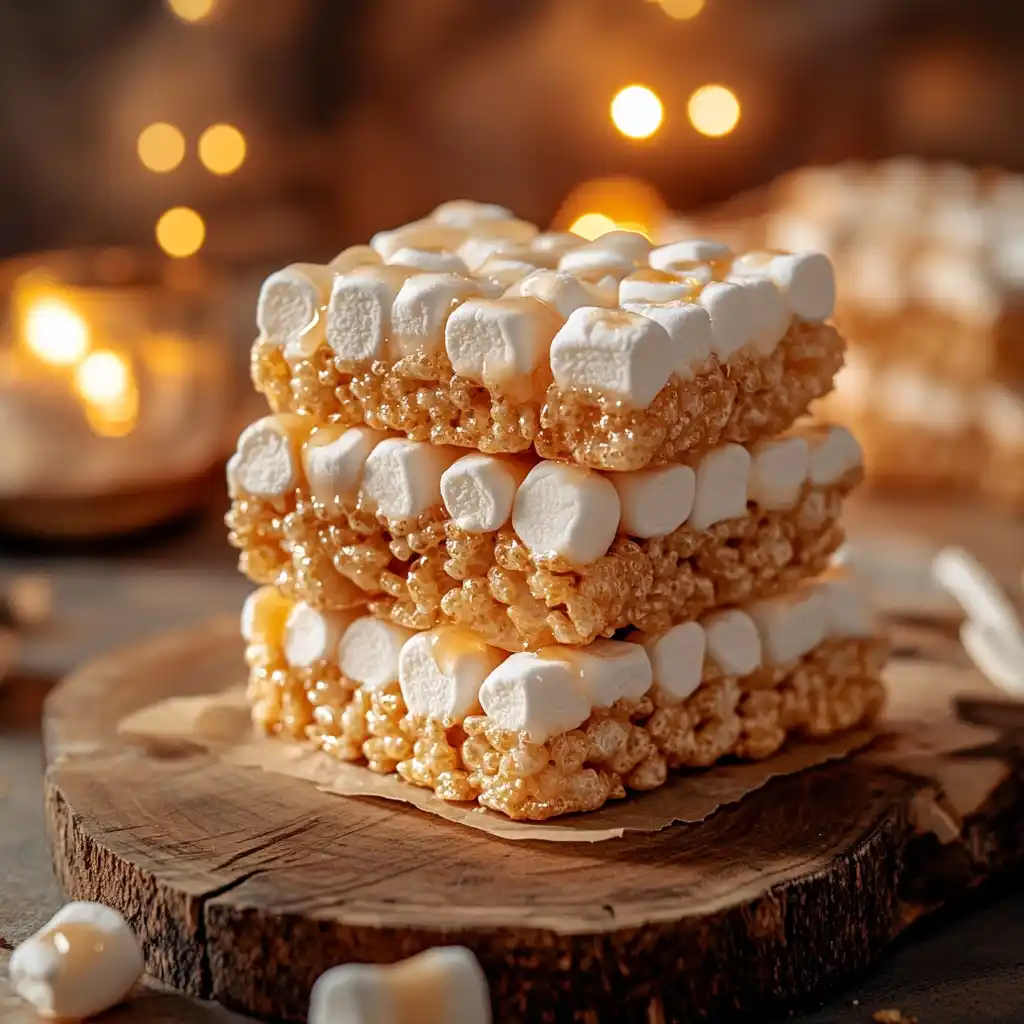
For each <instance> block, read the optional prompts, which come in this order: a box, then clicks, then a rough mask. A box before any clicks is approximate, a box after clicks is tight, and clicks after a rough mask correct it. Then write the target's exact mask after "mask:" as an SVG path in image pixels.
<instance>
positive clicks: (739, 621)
mask: <svg viewBox="0 0 1024 1024" xmlns="http://www.w3.org/2000/svg"><path fill="white" fill-rule="evenodd" d="M701 625H702V626H703V627H704V635H705V639H706V642H707V656H708V658H709V659H710V660H711V661H712V662H714V664H716V665H717V666H718V668H719V669H720V670H721V671H722V672H724V673H725V674H726V675H728V676H748V675H750V673H751V672H753V671H755V670H756V669H758V668H760V667H761V638H760V636H759V635H758V632H757V626H755V625H754V620H753V619H752V618H751V617H750V616H749V615H747V614H745V613H744V612H741V611H738V610H737V609H735V608H731V609H728V610H727V611H721V612H712V613H711V614H710V615H705V616H704V618H703V619H701Z"/></svg>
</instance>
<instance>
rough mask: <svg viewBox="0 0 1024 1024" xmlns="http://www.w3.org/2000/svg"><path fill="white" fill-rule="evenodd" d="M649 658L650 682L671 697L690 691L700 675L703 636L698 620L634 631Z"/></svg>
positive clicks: (680, 697) (681, 697)
mask: <svg viewBox="0 0 1024 1024" xmlns="http://www.w3.org/2000/svg"><path fill="white" fill-rule="evenodd" d="M633 639H636V640H638V641H639V642H640V643H641V644H642V645H643V647H644V649H645V650H646V651H647V656H648V658H650V661H651V669H652V672H653V675H652V679H653V682H654V685H656V686H657V687H658V689H660V690H661V692H662V693H663V694H665V695H666V696H667V697H669V698H670V699H671V700H674V701H682V700H686V698H687V697H689V696H691V695H692V694H694V693H695V692H696V690H697V687H698V686H700V683H701V679H703V677H704V654H705V651H706V650H707V637H706V635H705V633H704V627H703V626H702V625H701V624H700V623H699V622H683V623H680V624H679V625H678V626H672V627H671V628H670V629H666V630H665V631H664V632H662V633H640V632H638V633H634V634H633Z"/></svg>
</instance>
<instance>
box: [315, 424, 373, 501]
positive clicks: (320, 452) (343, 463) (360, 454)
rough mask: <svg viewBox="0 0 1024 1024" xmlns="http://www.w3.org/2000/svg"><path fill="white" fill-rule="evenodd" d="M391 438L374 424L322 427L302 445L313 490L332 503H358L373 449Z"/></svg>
mask: <svg viewBox="0 0 1024 1024" xmlns="http://www.w3.org/2000/svg"><path fill="white" fill-rule="evenodd" d="M385 437H387V434H385V433H384V432H383V431H380V430H372V429H371V428H370V427H350V428H348V429H347V430H346V429H345V428H344V427H338V426H327V427H319V428H318V429H317V430H315V431H314V432H313V434H312V435H311V436H310V438H309V440H308V441H307V442H306V443H305V444H304V445H303V446H302V468H303V471H304V473H305V476H306V481H307V483H308V484H309V490H310V493H311V494H312V495H313V496H314V497H315V498H317V499H318V500H319V501H322V502H323V503H324V504H325V505H330V504H338V503H342V504H354V503H355V500H356V498H357V497H358V495H359V487H360V484H361V483H362V479H363V468H364V467H365V465H366V460H367V459H368V458H369V457H370V452H372V451H373V449H374V448H376V447H377V445H378V444H380V442H381V441H383V440H384V438H385Z"/></svg>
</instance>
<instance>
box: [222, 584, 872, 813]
mask: <svg viewBox="0 0 1024 1024" xmlns="http://www.w3.org/2000/svg"><path fill="white" fill-rule="evenodd" d="M242 630H243V633H244V635H245V639H246V641H247V643H248V647H247V655H246V657H247V661H248V664H249V669H250V676H249V698H250V701H251V704H252V714H253V720H254V722H255V724H256V725H257V727H258V728H260V729H261V730H263V731H266V732H268V733H273V734H281V735H284V736H288V737H293V738H295V739H300V740H306V741H308V742H310V743H312V744H315V745H316V746H317V747H319V748H320V749H322V750H324V751H326V752H328V753H330V754H332V755H334V756H336V757H338V758H340V759H342V760H346V761H355V762H360V763H364V764H365V765H366V766H367V767H369V768H370V769H371V770H373V771H377V772H384V773H390V772H397V773H398V774H399V775H400V776H401V777H402V778H403V779H404V780H405V781H407V782H409V783H411V784H413V785H418V786H424V787H426V788H429V789H431V790H433V792H434V793H435V794H436V795H437V796H439V797H440V798H441V799H443V800H453V801H467V802H476V803H478V804H480V805H482V806H485V807H489V808H491V809H492V810H495V811H498V812H500V813H502V814H505V815H507V816H509V817H510V818H516V819H532V820H543V819H546V818H551V817H554V816H557V815H561V814H569V813H574V812H582V811H592V810H595V809H597V808H598V807H600V806H601V805H602V804H604V803H605V802H606V801H607V800H610V799H618V798H621V797H624V796H625V795H626V793H627V791H628V790H650V789H655V788H657V787H658V786H661V785H662V784H663V783H664V782H665V780H666V778H667V776H668V772H669V770H670V769H672V770H675V769H679V770H686V769H693V768H705V767H708V766H710V765H713V764H715V763H717V762H718V761H720V760H722V759H723V758H728V757H736V758H743V759H761V758H767V757H770V756H771V755H772V754H774V753H775V752H776V751H778V750H779V749H780V748H781V747H782V745H783V744H784V743H785V741H786V739H787V737H788V736H803V737H812V738H816V737H825V736H830V735H832V734H834V733H838V732H840V731H843V730H845V729H849V728H852V727H853V726H856V725H859V724H863V723H866V722H869V721H871V720H872V719H873V718H874V717H875V716H876V715H877V714H878V712H879V710H880V708H881V706H882V703H883V699H884V688H883V685H882V683H881V681H880V672H881V669H882V665H883V662H884V656H885V643H884V641H883V639H882V637H881V636H880V633H879V629H878V625H877V623H876V621H875V619H874V617H873V615H872V613H871V610H870V608H869V606H868V604H867V602H866V601H865V599H864V596H863V594H861V592H860V591H859V590H858V589H857V588H856V586H854V585H853V584H852V582H851V581H850V580H849V579H848V578H846V577H845V576H843V575H841V574H836V573H833V574H829V575H827V576H825V577H824V578H822V579H821V580H817V581H814V582H810V583H805V584H801V585H800V586H798V587H797V588H796V589H794V590H792V591H790V592H787V593H785V594H783V595H780V596H777V597H775V598H771V599H767V600H762V601H756V602H751V603H748V604H747V605H745V606H744V607H743V608H742V609H739V608H734V609H725V610H718V611H716V612H713V613H712V614H710V615H707V616H705V617H704V618H702V619H700V620H699V621H690V622H687V623H683V624H679V625H676V626H673V627H671V628H669V629H667V630H663V631H660V632H643V631H634V632H632V633H630V634H629V635H628V636H627V637H626V639H625V640H599V641H596V642H595V643H593V644H591V645H589V646H588V647H584V648H567V647H545V648H542V649H540V650H537V651H533V652H519V653H515V654H511V655H510V654H508V653H507V652H505V651H502V650H500V649H497V648H495V647H491V646H488V645H487V644H485V643H483V642H482V641H481V639H480V638H479V637H478V636H476V635H475V634H474V633H472V632H471V631H469V630H465V629H460V628H458V627H452V626H446V627H441V628H438V629H435V630H431V631H427V632H413V631H410V630H405V629H402V628H401V627H399V626H395V625H394V624H392V623H388V622H384V621H381V620H379V619H377V618H375V617H373V616H368V615H365V614H363V611H362V610H361V609H352V610H349V611H345V612H323V611H317V610H316V609H314V608H312V607H310V606H309V605H307V604H304V603H298V604H295V603H293V602H291V601H289V600H288V599H287V598H285V597H283V596H282V595H281V594H280V592H279V591H277V590H276V589H275V588H273V587H267V588H263V589H262V590H259V591H257V592H256V593H255V594H254V595H253V596H252V597H251V598H250V600H249V601H248V602H247V604H246V607H245V611H244V613H243V623H242Z"/></svg>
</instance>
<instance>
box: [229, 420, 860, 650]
mask: <svg viewBox="0 0 1024 1024" xmlns="http://www.w3.org/2000/svg"><path fill="white" fill-rule="evenodd" d="M860 476H861V453H860V448H859V446H858V445H857V443H856V441H855V440H854V439H853V437H852V435H850V434H849V433H848V432H847V431H846V430H845V429H844V428H841V427H830V426H825V425H816V424H809V425H801V426H798V427H796V428H794V429H793V430H792V431H791V432H790V433H788V434H786V435H784V436H781V437H777V438H774V439H772V440H768V441H762V442H758V443H757V444H755V445H752V446H750V447H743V446H741V445H736V444H723V445H720V446H716V447H714V448H712V449H710V450H708V451H705V452H704V453H703V454H701V455H699V456H694V457H692V458H690V459H689V460H688V464H687V463H675V464H669V465H665V466H659V467H656V468H649V469H645V470H640V471H635V472H620V473H601V472H598V471H596V470H592V469H585V468H582V467H579V466H574V465H569V464H566V463H559V462H551V461H547V460H538V459H537V458H536V457H535V456H530V457H526V456H519V457H510V456H495V455H484V454H480V453H473V454H466V453H465V452H464V451H460V450H459V449H457V448H452V447H449V446H443V445H434V444H431V443H429V442H418V441H410V440H408V439H407V438H404V437H395V436H389V435H386V434H384V433H381V432H378V431H373V430H371V429H370V428H368V427H354V428H347V429H346V428H343V427H340V426H334V427H318V428H314V427H312V424H311V421H310V419H309V418H308V417H303V416H298V415H294V414H275V415H273V416H269V417H266V418H264V419H262V420H259V421H257V422H256V423H255V424H253V425H252V426H251V427H249V428H248V429H247V430H246V431H245V432H244V433H243V434H242V437H241V438H240V440H239V445H238V450H237V452H236V454H235V456H234V457H233V458H232V460H231V463H230V467H229V480H230V486H231V491H232V497H233V503H232V508H231V511H230V513H229V514H228V517H227V522H228V525H229V526H230V528H231V541H232V543H233V544H234V545H235V546H236V547H238V548H239V549H240V550H241V552H242V554H241V559H240V562H241V568H242V570H243V571H244V572H245V573H246V574H247V575H248V576H249V577H250V578H251V579H252V580H254V581H255V582H257V583H266V584H274V585H276V586H278V587H280V588H281V589H282V591H283V592H285V593H286V594H288V595H289V596H290V597H293V598H295V599H299V600H303V601H305V602H307V603H309V604H310V605H312V606H314V607H317V608H321V609H325V610H331V609H342V608H345V607H349V606H351V605H354V604H361V603H366V604H368V606H369V609H370V611H371V612H372V613H373V614H375V615H377V616H379V617H381V618H385V619H389V620H390V621H392V622H394V623H395V624H397V625H400V626H403V627H407V628H410V629H429V628H432V627H434V626H438V625H442V624H445V623H450V624H455V625H460V626H464V627H466V628H469V629H472V630H473V631H474V632H475V633H476V635H478V636H479V637H480V638H481V639H482V640H485V641H486V642H487V643H488V644H491V645H494V646H497V647H501V648H504V649H505V650H509V651H514V650H522V649H528V648H537V647H540V646H544V645H546V644H553V643H561V644H577V645H578V644H586V643H589V642H590V641H592V640H593V639H595V638H596V637H610V636H612V635H613V634H614V633H615V631H616V630H619V629H622V628H624V627H627V626H633V627H637V628H640V629H645V630H658V629H664V628H667V627H668V626H671V625H673V624H675V623H678V622H681V621H683V620H685V619H688V618H692V617H693V616H695V615H699V614H701V613H703V612H705V611H707V610H708V609H710V608H712V607H714V606H716V605H721V604H732V603H736V602H738V601H743V600H747V599H749V598H751V597H765V596H769V595H771V594H773V593H775V592H778V591H780V590H784V589H786V588H787V587H790V586H792V585H793V584H794V583H796V582H797V581H799V580H802V579H807V578H809V577H811V576H814V575H816V574H817V573H819V572H820V571H822V570H823V569H824V568H825V567H826V566H827V564H828V560H829V556H830V555H831V554H832V552H833V551H835V549H836V548H837V547H838V546H839V544H840V543H841V541H842V530H841V527H840V525H839V514H840V507H841V503H842V499H843V497H844V496H845V495H846V494H847V493H848V492H849V491H850V489H851V488H852V487H853V486H855V484H856V483H857V482H858V481H859V479H860Z"/></svg>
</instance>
